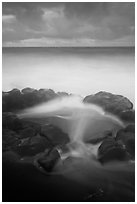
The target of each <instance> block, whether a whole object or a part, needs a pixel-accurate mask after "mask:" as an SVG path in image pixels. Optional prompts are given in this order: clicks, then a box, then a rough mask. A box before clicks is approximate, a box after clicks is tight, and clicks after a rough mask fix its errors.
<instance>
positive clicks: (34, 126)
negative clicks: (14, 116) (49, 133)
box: [20, 119, 41, 135]
mask: <svg viewBox="0 0 137 204" xmlns="http://www.w3.org/2000/svg"><path fill="white" fill-rule="evenodd" d="M20 121H21V123H22V127H23V129H26V128H32V129H33V130H34V131H35V135H36V134H39V133H40V131H41V125H40V124H39V123H37V122H34V121H30V120H27V119H21V120H20Z"/></svg>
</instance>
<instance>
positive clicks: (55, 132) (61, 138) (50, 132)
mask: <svg viewBox="0 0 137 204" xmlns="http://www.w3.org/2000/svg"><path fill="white" fill-rule="evenodd" d="M40 134H41V135H42V136H45V137H46V138H48V139H49V141H51V142H52V143H53V145H63V144H66V143H68V142H69V137H68V135H67V134H66V133H63V132H62V130H61V129H60V128H58V127H55V126H53V125H49V124H46V125H43V126H42V127H41V133H40Z"/></svg>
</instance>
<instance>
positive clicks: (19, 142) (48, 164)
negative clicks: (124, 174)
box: [2, 88, 135, 201]
mask: <svg viewBox="0 0 137 204" xmlns="http://www.w3.org/2000/svg"><path fill="white" fill-rule="evenodd" d="M68 95H69V94H67V93H65V92H58V93H55V92H54V91H53V90H51V89H40V90H35V89H31V88H25V89H23V90H22V91H20V90H18V89H13V90H12V91H9V92H3V93H2V107H3V108H2V111H3V112H2V142H3V143H2V148H3V149H2V150H3V164H4V166H5V165H6V166H7V164H8V165H9V164H11V165H12V163H16V162H22V160H24V158H26V161H30V163H33V164H34V162H36V161H37V165H39V167H40V168H41V169H42V171H45V172H47V173H48V172H52V171H53V170H54V166H55V164H56V163H57V162H58V161H59V160H60V154H59V150H61V151H65V150H64V149H66V151H67V144H68V143H69V141H70V139H69V136H68V135H67V134H66V133H64V132H63V131H62V130H61V129H60V128H59V127H57V126H55V125H53V124H50V123H49V121H47V122H46V124H43V123H40V122H39V121H34V120H33V119H32V120H29V119H27V118H26V119H20V118H18V116H17V113H18V111H21V110H23V109H25V108H28V107H32V106H35V105H37V104H40V103H43V102H48V101H50V100H52V99H55V98H59V97H63V96H68ZM83 102H84V103H91V104H96V105H99V106H101V107H102V108H103V109H104V110H105V111H107V112H109V113H112V114H114V115H116V116H117V117H118V118H120V119H121V120H122V121H123V123H124V124H125V127H124V128H121V129H120V130H119V131H118V132H117V133H116V136H115V137H114V136H113V134H112V133H111V132H105V133H104V134H103V135H101V136H100V137H98V138H96V139H95V138H94V139H90V140H89V141H87V143H90V144H97V143H99V142H101V144H100V146H99V148H98V155H97V158H96V159H97V160H98V162H99V163H100V164H101V165H104V164H107V163H108V162H112V161H120V162H129V161H134V160H135V110H134V109H133V104H132V102H130V101H129V99H127V98H125V97H123V96H121V95H114V94H111V93H107V92H99V93H97V94H95V95H90V96H87V97H85V98H84V99H83ZM36 158H37V160H36ZM12 170H13V169H12ZM5 176H6V174H5ZM4 178H5V177H4ZM7 185H8V184H7ZM99 192H101V191H99ZM9 197H10V196H9ZM133 197H134V196H133ZM6 199H7V200H6ZM9 199H10V198H9ZM102 199H103V198H102ZM132 199H133V198H132ZM4 200H5V201H8V198H6V195H5V194H4ZM92 200H94V198H92V199H91V201H92ZM96 200H98V199H97V198H96ZM51 201H52V199H51ZM132 201H133V200H132Z"/></svg>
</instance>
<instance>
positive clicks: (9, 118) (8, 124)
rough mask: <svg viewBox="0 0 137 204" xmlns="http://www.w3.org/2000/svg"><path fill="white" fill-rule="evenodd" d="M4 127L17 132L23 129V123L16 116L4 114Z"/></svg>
mask: <svg viewBox="0 0 137 204" xmlns="http://www.w3.org/2000/svg"><path fill="white" fill-rule="evenodd" d="M2 127H3V128H6V129H7V128H8V129H11V130H15V131H17V130H19V129H21V128H22V123H21V121H20V119H18V118H17V116H16V115H15V114H13V113H11V112H7V113H3V114H2Z"/></svg>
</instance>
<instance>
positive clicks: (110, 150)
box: [98, 138, 130, 163]
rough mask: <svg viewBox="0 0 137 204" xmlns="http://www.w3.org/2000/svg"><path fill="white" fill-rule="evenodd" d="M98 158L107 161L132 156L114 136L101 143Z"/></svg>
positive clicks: (121, 159) (124, 159) (102, 161)
mask: <svg viewBox="0 0 137 204" xmlns="http://www.w3.org/2000/svg"><path fill="white" fill-rule="evenodd" d="M98 159H99V161H100V162H101V163H106V162H110V161H113V160H119V161H126V160H129V159H130V156H129V154H128V153H127V152H126V150H125V148H124V146H123V145H122V144H119V143H118V142H117V141H115V139H114V138H109V139H105V140H104V141H103V142H102V144H101V145H100V147H99V149H98Z"/></svg>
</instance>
